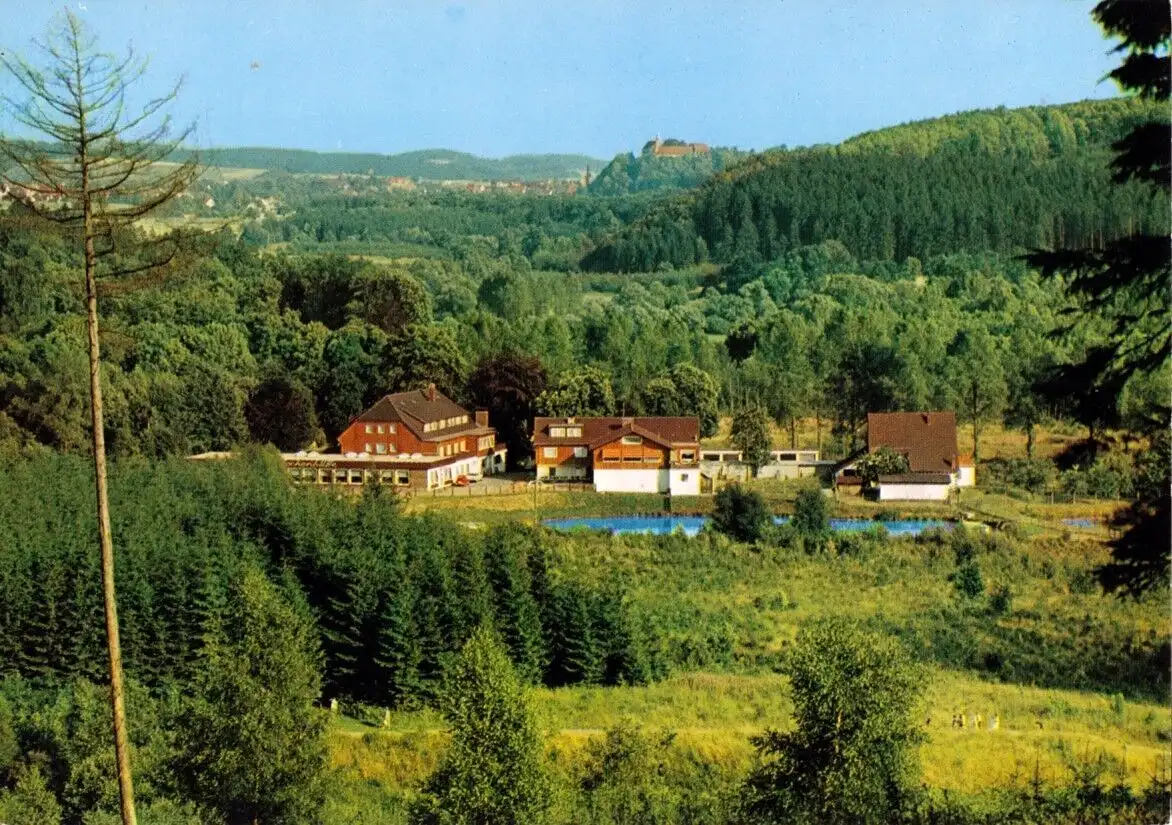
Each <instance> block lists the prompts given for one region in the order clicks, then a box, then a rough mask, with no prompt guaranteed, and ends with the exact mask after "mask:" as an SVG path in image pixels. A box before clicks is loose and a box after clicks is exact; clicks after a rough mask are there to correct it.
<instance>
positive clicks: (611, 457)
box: [541, 436, 696, 464]
mask: <svg viewBox="0 0 1172 825" xmlns="http://www.w3.org/2000/svg"><path fill="white" fill-rule="evenodd" d="M635 438H638V436H635ZM588 453H589V451H588V450H587V449H586V448H585V447H575V448H574V458H585V457H586V456H587V455H588ZM679 455H680V459H679V460H680V461H686V462H691V461H695V460H696V451H695V450H680V453H679ZM541 457H542V458H557V457H558V448H557V447H543V448H542V449H541ZM602 460H603V461H618V460H619V455H618V454H617V453H612V452H604V453H603V454H602ZM622 460H623V461H643V462H646V463H648V464H650V463H652V462H654V463H656V464H658V463H659V461H660V457H659V456H657V455H654V456H647V457H645V458H641V457H639V456H627V457H626V458H624V459H622Z"/></svg>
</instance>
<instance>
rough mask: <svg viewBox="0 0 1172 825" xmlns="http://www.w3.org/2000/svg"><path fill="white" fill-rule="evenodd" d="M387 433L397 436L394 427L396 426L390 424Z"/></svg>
mask: <svg viewBox="0 0 1172 825" xmlns="http://www.w3.org/2000/svg"><path fill="white" fill-rule="evenodd" d="M387 432H388V433H390V434H391V435H394V434H395V425H394V424H388V425H387Z"/></svg>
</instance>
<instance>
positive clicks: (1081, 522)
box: [1062, 518, 1099, 528]
mask: <svg viewBox="0 0 1172 825" xmlns="http://www.w3.org/2000/svg"><path fill="white" fill-rule="evenodd" d="M1062 523H1063V524H1065V525H1066V526H1067V527H1087V528H1090V527H1098V526H1099V522H1098V521H1096V520H1095V519H1093V518H1064V519H1062Z"/></svg>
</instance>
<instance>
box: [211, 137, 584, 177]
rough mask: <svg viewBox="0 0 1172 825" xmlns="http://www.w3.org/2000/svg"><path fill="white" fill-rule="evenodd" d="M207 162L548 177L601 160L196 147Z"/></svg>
mask: <svg viewBox="0 0 1172 825" xmlns="http://www.w3.org/2000/svg"><path fill="white" fill-rule="evenodd" d="M199 155H200V159H201V160H202V161H203V162H204V163H206V164H208V165H209V166H220V167H236V168H243V169H265V170H272V171H283V172H292V173H295V174H297V173H309V174H317V175H343V174H344V175H366V174H373V175H378V176H380V177H404V178H423V179H425V180H525V181H532V180H547V179H551V178H552V179H570V178H574V179H576V178H580V177H581V176H582V175H583V174H584V173H585V171H586V167H587V166H588V165H589V166H590V167H591V168H594V169H597V168H599V167H601V166H602V164H603V161H601V160H598V159H596V158H591V157H588V156H586V155H511V156H509V157H504V158H499V159H498V158H481V157H476V156H475V155H470V154H467V153H465V152H454V151H451V150H449V149H423V150H420V151H416V152H404V153H402V154H398V155H380V154H372V153H352V152H311V151H307V150H304V149H270V148H264V147H250V146H246V147H240V148H229V149H203V150H200V153H199Z"/></svg>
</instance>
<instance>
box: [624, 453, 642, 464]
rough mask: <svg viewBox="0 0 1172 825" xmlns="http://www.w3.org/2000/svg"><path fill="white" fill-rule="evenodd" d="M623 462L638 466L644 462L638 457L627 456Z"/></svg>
mask: <svg viewBox="0 0 1172 825" xmlns="http://www.w3.org/2000/svg"><path fill="white" fill-rule="evenodd" d="M623 461H624V462H626V463H627V464H638V463H640V462H642V461H643V459H642V458H640V457H639V456H637V455H626V456H623Z"/></svg>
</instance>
